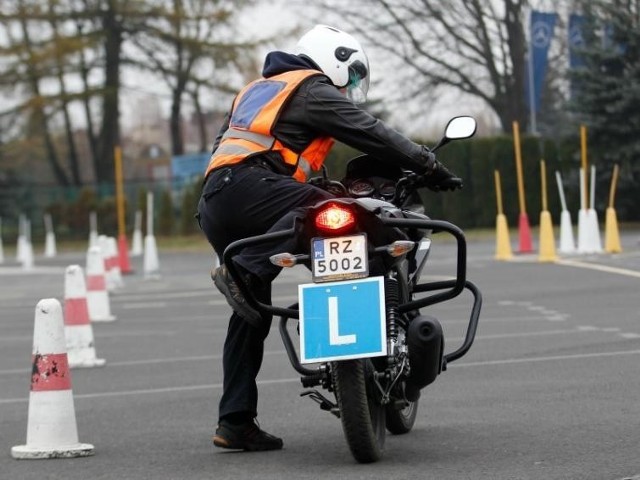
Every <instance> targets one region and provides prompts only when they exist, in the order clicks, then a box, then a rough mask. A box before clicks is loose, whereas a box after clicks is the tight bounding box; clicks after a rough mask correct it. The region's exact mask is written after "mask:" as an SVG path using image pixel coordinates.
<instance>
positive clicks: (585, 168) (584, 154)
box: [580, 125, 589, 210]
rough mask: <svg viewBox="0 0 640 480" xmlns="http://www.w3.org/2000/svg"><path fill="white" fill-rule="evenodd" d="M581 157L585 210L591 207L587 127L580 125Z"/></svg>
mask: <svg viewBox="0 0 640 480" xmlns="http://www.w3.org/2000/svg"><path fill="white" fill-rule="evenodd" d="M580 158H581V164H582V171H583V172H584V185H583V187H584V188H583V190H582V202H583V203H582V205H583V207H584V209H585V210H587V209H588V208H589V175H588V173H589V170H588V167H589V164H588V163H587V127H586V126H584V125H580Z"/></svg>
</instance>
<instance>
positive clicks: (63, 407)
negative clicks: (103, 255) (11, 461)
mask: <svg viewBox="0 0 640 480" xmlns="http://www.w3.org/2000/svg"><path fill="white" fill-rule="evenodd" d="M32 352H33V356H32V364H33V368H32V370H31V392H30V394H29V414H28V425H27V443H26V444H25V445H19V446H15V447H12V448H11V456H12V457H13V458H17V459H43V458H70V457H86V456H89V455H93V453H94V447H93V445H90V444H88V443H79V442H78V428H77V425H76V414H75V408H74V404H73V392H72V390H71V372H70V371H69V363H68V359H67V353H66V351H65V339H64V325H63V322H62V307H61V306H60V302H58V300H56V299H54V298H48V299H44V300H40V302H38V305H37V306H36V313H35V326H34V332H33V350H32Z"/></svg>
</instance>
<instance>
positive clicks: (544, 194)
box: [540, 160, 549, 211]
mask: <svg viewBox="0 0 640 480" xmlns="http://www.w3.org/2000/svg"><path fill="white" fill-rule="evenodd" d="M540 180H541V187H542V210H545V211H546V210H549V209H548V208H547V168H546V166H545V163H544V160H540Z"/></svg>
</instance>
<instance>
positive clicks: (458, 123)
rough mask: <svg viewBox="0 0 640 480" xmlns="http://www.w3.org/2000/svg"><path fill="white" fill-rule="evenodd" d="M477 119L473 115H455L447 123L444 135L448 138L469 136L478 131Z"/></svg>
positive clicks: (454, 138)
mask: <svg viewBox="0 0 640 480" xmlns="http://www.w3.org/2000/svg"><path fill="white" fill-rule="evenodd" d="M476 126H477V124H476V120H475V119H474V118H473V117H454V118H452V119H451V120H450V121H449V123H448V124H447V128H446V129H445V132H444V136H445V138H446V139H447V140H456V139H459V138H469V137H472V136H473V134H474V133H476Z"/></svg>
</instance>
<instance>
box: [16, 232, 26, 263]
mask: <svg viewBox="0 0 640 480" xmlns="http://www.w3.org/2000/svg"><path fill="white" fill-rule="evenodd" d="M26 243H27V239H26V238H25V236H24V234H23V233H21V234H20V235H18V241H17V242H16V261H17V262H19V263H22V261H23V259H24V251H25V245H26Z"/></svg>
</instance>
